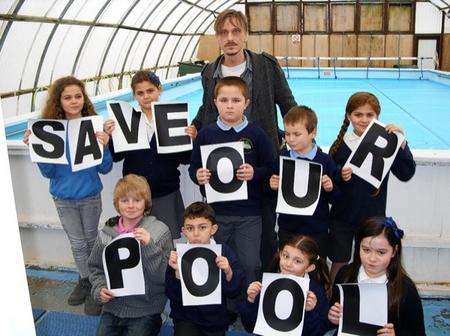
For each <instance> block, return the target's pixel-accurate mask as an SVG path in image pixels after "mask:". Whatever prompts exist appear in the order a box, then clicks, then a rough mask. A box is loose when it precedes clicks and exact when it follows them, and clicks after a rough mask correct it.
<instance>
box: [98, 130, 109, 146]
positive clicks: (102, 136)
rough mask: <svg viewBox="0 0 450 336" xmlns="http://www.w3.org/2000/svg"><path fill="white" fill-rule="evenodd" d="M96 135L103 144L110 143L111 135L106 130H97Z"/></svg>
mask: <svg viewBox="0 0 450 336" xmlns="http://www.w3.org/2000/svg"><path fill="white" fill-rule="evenodd" d="M95 136H96V137H97V139H98V140H99V141H100V142H101V144H102V145H103V146H105V145H106V144H108V141H109V135H108V133H106V132H102V131H100V132H95Z"/></svg>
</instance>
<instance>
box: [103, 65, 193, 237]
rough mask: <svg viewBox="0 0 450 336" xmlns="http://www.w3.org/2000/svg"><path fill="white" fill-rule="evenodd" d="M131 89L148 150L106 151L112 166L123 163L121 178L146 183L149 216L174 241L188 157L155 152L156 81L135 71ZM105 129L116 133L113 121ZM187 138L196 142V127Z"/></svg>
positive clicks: (153, 76)
mask: <svg viewBox="0 0 450 336" xmlns="http://www.w3.org/2000/svg"><path fill="white" fill-rule="evenodd" d="M131 89H132V91H133V95H134V98H135V99H136V100H137V102H138V104H139V109H140V112H142V114H143V115H144V120H145V123H146V126H147V127H146V130H147V136H148V141H149V143H150V148H149V149H138V150H132V151H127V152H120V153H116V152H115V151H114V143H113V141H110V142H109V149H110V150H111V153H112V156H113V160H114V162H119V161H122V160H124V162H123V168H122V175H123V176H125V175H127V174H136V175H140V176H143V177H145V178H146V179H147V182H148V184H149V185H150V188H151V189H152V215H153V216H155V217H156V218H158V219H159V220H160V221H162V222H163V223H165V224H166V225H167V226H168V227H169V229H170V234H171V235H172V239H177V238H180V232H181V227H182V226H183V212H184V204H183V198H182V197H181V193H180V172H179V170H178V166H179V165H180V164H188V163H189V160H190V155H191V153H190V152H182V153H175V154H159V153H158V152H157V149H156V136H155V134H154V132H155V130H154V129H153V124H152V120H153V111H152V103H153V102H157V101H158V100H159V96H160V95H161V92H162V85H161V82H160V80H159V77H158V76H157V75H156V74H155V73H154V72H151V71H144V70H142V71H138V72H136V74H135V75H134V76H133V78H132V79H131ZM104 129H105V132H106V133H108V134H109V135H111V134H112V132H113V131H114V129H115V124H114V121H113V120H107V121H106V122H105V124H104ZM186 134H188V135H189V136H190V137H191V138H195V135H196V131H195V127H193V126H189V127H187V128H186Z"/></svg>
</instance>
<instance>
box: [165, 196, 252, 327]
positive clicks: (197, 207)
mask: <svg viewBox="0 0 450 336" xmlns="http://www.w3.org/2000/svg"><path fill="white" fill-rule="evenodd" d="M217 229H218V225H217V222H216V220H215V218H214V210H213V209H212V208H211V207H210V206H209V205H208V204H206V203H203V202H195V203H192V204H191V205H189V206H188V207H187V208H186V210H185V212H184V226H183V228H182V231H183V234H184V235H185V237H186V238H187V241H188V243H189V244H215V241H214V239H213V235H214V234H215V233H216V232H217ZM177 258H178V255H177V252H175V251H172V252H171V254H170V258H169V266H168V267H167V270H166V295H167V297H168V298H169V299H170V309H171V312H170V317H171V318H172V319H173V324H174V336H193V335H198V336H202V335H204V336H222V335H225V332H226V331H227V330H228V326H229V325H230V324H231V320H230V317H229V314H228V310H227V304H226V299H227V298H233V297H236V296H237V295H238V294H239V293H240V292H241V289H242V285H243V282H244V278H245V276H244V271H243V269H242V268H241V266H240V265H239V263H238V260H237V256H236V254H235V253H234V252H233V250H232V249H231V248H230V247H228V246H227V245H226V244H222V255H221V256H219V257H217V258H216V264H217V266H218V267H219V268H220V269H221V270H222V280H221V281H222V282H221V285H222V303H221V304H219V305H217V304H216V305H200V306H183V302H182V293H181V282H180V274H179V269H178V264H177Z"/></svg>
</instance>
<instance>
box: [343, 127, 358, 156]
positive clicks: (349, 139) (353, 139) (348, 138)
mask: <svg viewBox="0 0 450 336" xmlns="http://www.w3.org/2000/svg"><path fill="white" fill-rule="evenodd" d="M359 139H360V137H359V136H357V135H356V134H355V133H354V132H353V131H352V132H347V133H345V135H344V142H345V144H346V145H347V146H348V148H350V149H351V150H352V151H353V150H354V149H355V148H356V144H357V143H358V141H359Z"/></svg>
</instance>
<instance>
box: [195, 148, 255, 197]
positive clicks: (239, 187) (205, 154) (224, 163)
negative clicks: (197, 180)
mask: <svg viewBox="0 0 450 336" xmlns="http://www.w3.org/2000/svg"><path fill="white" fill-rule="evenodd" d="M200 153H201V157H202V166H203V168H207V169H209V171H210V172H211V177H210V179H209V183H208V184H206V185H205V192H206V199H207V201H208V203H214V202H223V201H237V200H246V199H248V193H247V181H240V180H238V179H237V177H236V170H237V169H238V168H239V166H240V165H242V164H243V163H244V162H245V161H244V146H243V143H242V142H241V141H239V142H227V143H221V144H215V145H205V146H200Z"/></svg>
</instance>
